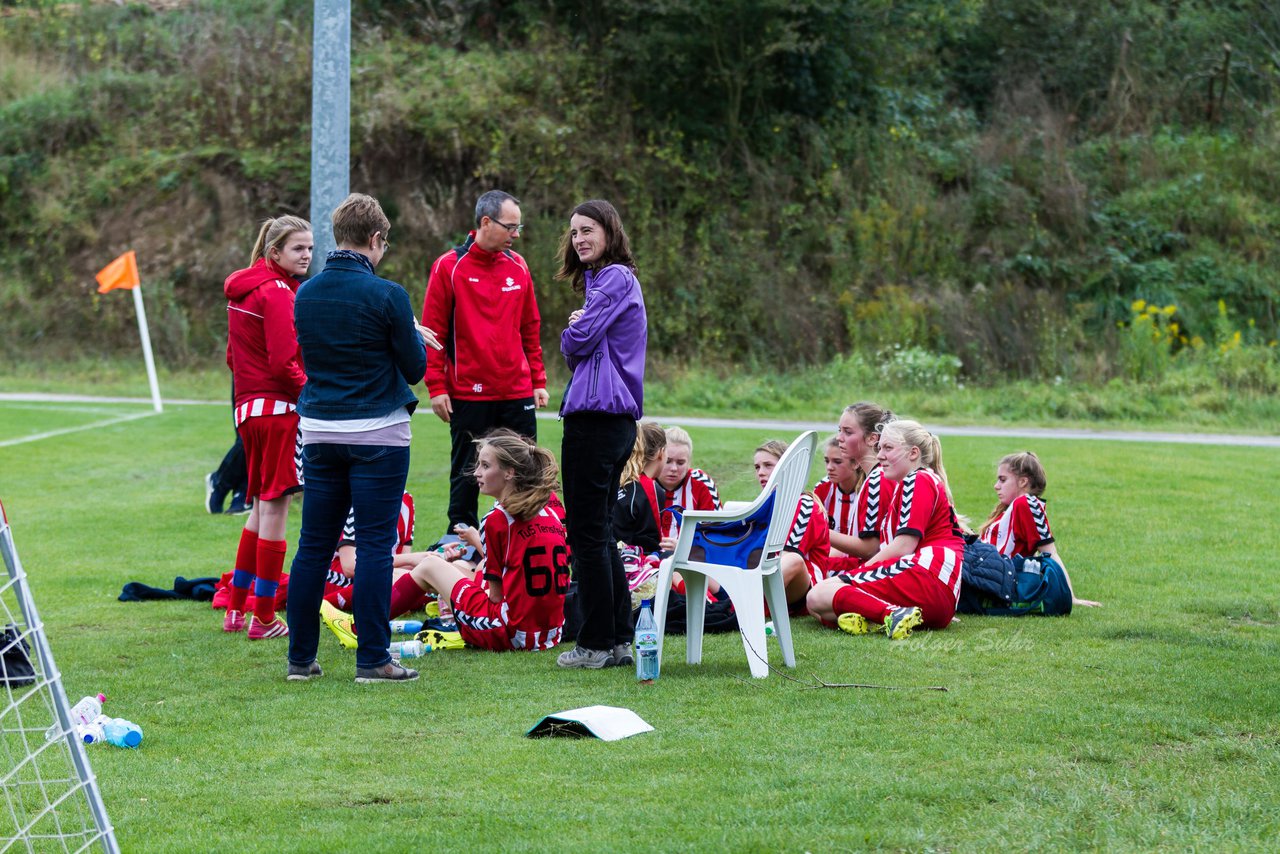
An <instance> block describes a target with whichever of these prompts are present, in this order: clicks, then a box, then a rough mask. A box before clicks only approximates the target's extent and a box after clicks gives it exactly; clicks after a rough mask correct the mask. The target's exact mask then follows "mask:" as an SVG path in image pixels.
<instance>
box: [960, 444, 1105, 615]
mask: <svg viewBox="0 0 1280 854" xmlns="http://www.w3.org/2000/svg"><path fill="white" fill-rule="evenodd" d="M1047 485H1048V480H1047V478H1046V477H1045V473H1044V466H1042V465H1041V464H1040V458H1039V457H1037V456H1036V455H1035V454H1033V453H1031V452H1030V451H1022V452H1021V453H1017V454H1009V455H1008V456H1007V457H1005V458H1004V459H1002V460H1000V463H999V465H997V466H996V482H995V491H996V499H997V501H996V506H995V509H994V510H992V511H991V516H990V517H989V518H988V519H987V521H986V522H985V523H984V524H983V526H982V528H981V530H980V531H979V533H978V535H979V536H980V537H981V538H982V539H983V541H984V542H988V543H990V544H991V545H993V546H995V547H996V548H997V549H998V550H999V551H1000V553H1001V554H1002V555H1004V556H1005V557H1015V556H1021V557H1032V556H1033V555H1035V554H1036V553H1037V552H1044V553H1045V554H1047V555H1049V556H1050V557H1052V558H1053V559H1054V560H1056V561H1057V562H1058V566H1060V567H1062V575H1063V577H1064V578H1066V581H1067V587H1070V588H1071V591H1072V592H1071V604H1072V605H1084V606H1087V607H1097V606H1098V605H1100V604H1102V603H1100V602H1094V601H1092V600H1091V599H1079V598H1077V597H1076V595H1075V588H1074V587H1071V577H1070V576H1069V575H1067V567H1066V564H1064V563H1063V562H1062V556H1061V555H1060V554H1058V546H1057V544H1056V543H1055V542H1054V539H1053V531H1051V530H1050V528H1049V516H1048V514H1047V512H1046V511H1045V506H1044V499H1043V498H1042V497H1041V496H1042V495H1043V494H1044V489H1045V486H1047Z"/></svg>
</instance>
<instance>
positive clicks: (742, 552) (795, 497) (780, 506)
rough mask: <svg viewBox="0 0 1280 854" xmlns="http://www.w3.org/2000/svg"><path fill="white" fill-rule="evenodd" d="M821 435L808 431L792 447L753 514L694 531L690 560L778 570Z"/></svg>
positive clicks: (707, 523)
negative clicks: (783, 548)
mask: <svg viewBox="0 0 1280 854" xmlns="http://www.w3.org/2000/svg"><path fill="white" fill-rule="evenodd" d="M817 435H818V434H817V433H815V432H814V431H812V430H808V431H806V432H804V433H801V434H800V436H799V437H798V438H797V439H796V440H795V441H794V442H792V443H791V445H790V446H788V448H787V451H786V453H785V454H783V455H782V459H780V460H779V461H778V465H777V466H775V467H774V469H773V474H771V475H770V476H769V481H768V483H766V484H765V486H764V489H762V490H761V491H760V495H759V496H757V498H756V500H755V501H753V502H752V507H751V508H749V510H750V512H749V513H748V515H746V516H743V517H741V518H738V519H733V520H727V521H724V522H700V523H699V524H698V525H697V526H696V529H695V530H694V533H693V540H692V542H691V544H690V547H689V551H688V557H689V559H691V560H694V561H699V562H704V563H713V564H720V565H722V566H736V567H740V568H742V569H746V570H759V571H760V572H762V573H763V574H766V575H767V574H769V573H770V572H774V571H776V570H777V568H778V564H779V562H780V558H781V557H782V547H783V546H784V545H786V542H787V537H788V535H790V533H791V523H792V520H794V519H795V515H796V508H797V506H798V505H799V503H800V493H801V492H803V491H804V484H805V481H806V480H807V478H808V476H809V464H810V462H811V461H812V459H813V452H814V449H815V448H816V447H817V443H818V439H817ZM744 512H747V511H746V510H744ZM677 553H679V548H678V547H677ZM676 568H677V569H679V561H677V566H676Z"/></svg>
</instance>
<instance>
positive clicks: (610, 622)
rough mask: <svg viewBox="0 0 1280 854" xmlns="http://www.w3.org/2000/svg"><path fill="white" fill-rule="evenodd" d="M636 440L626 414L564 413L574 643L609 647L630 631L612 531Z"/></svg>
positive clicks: (563, 470) (623, 639)
mask: <svg viewBox="0 0 1280 854" xmlns="http://www.w3.org/2000/svg"><path fill="white" fill-rule="evenodd" d="M635 441H636V422H635V421H634V420H633V419H632V418H631V417H629V416H626V415H605V414H604V413H597V412H578V413H574V414H572V415H566V416H565V418H564V445H563V447H562V448H561V451H560V474H561V478H562V480H563V482H564V509H565V520H566V523H567V524H568V526H569V530H568V532H567V533H568V539H569V549H570V550H571V551H572V552H573V577H574V579H575V580H576V581H577V582H578V603H579V606H580V609H581V611H582V628H581V629H580V630H579V631H578V646H581V647H584V648H585V649H593V650H606V649H613V647H614V646H615V645H617V644H620V643H630V642H631V638H632V635H633V634H634V629H633V627H632V625H631V594H630V592H629V591H628V590H627V576H626V573H625V572H624V571H623V568H622V556H621V555H620V554H619V553H618V542H617V538H616V537H615V536H614V534H613V507H614V505H615V504H616V503H617V501H618V480H619V478H620V477H621V476H622V469H623V466H625V465H626V462H627V458H628V457H629V456H631V448H632V446H633V445H634V444H635Z"/></svg>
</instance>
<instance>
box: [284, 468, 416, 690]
mask: <svg viewBox="0 0 1280 854" xmlns="http://www.w3.org/2000/svg"><path fill="white" fill-rule="evenodd" d="M302 466H303V477H304V481H305V483H306V487H305V491H304V493H303V500H302V531H301V533H299V535H298V551H297V553H296V554H294V556H293V566H292V568H291V569H290V570H289V599H288V608H287V610H286V612H285V613H286V615H287V617H288V620H289V663H290V664H294V665H299V666H304V667H305V666H306V665H308V664H310V663H311V662H313V661H315V660H316V649H317V647H318V646H319V643H320V602H321V600H322V599H323V598H324V580H325V574H326V573H327V572H328V570H329V565H330V563H331V562H332V561H333V551H334V549H335V548H336V547H337V545H338V540H339V538H340V537H341V536H342V525H343V523H344V522H345V521H346V519H347V511H348V510H352V509H354V511H355V518H356V548H357V555H356V575H355V580H354V590H353V607H354V610H355V620H356V633H357V635H358V636H359V638H360V644H359V646H358V647H357V648H356V667H381V666H382V665H384V664H386V663H387V662H389V661H390V660H391V654H390V653H389V652H388V649H389V647H390V645H391V631H390V627H389V626H388V624H387V617H388V614H389V613H390V610H391V553H392V551H393V550H394V549H395V543H396V521H397V520H398V519H399V518H400V504H401V499H402V496H403V495H404V484H405V479H406V478H407V477H408V475H409V449H408V448H392V447H385V446H382V445H331V444H324V443H317V444H310V445H304V446H303V448H302Z"/></svg>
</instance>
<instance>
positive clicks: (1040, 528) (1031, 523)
mask: <svg viewBox="0 0 1280 854" xmlns="http://www.w3.org/2000/svg"><path fill="white" fill-rule="evenodd" d="M982 539H983V540H985V541H986V542H988V543H990V544H991V545H993V546H995V547H996V548H997V549H999V551H1000V553H1001V554H1003V555H1007V556H1009V557H1013V556H1014V555H1021V556H1022V557H1031V555H1033V554H1035V553H1036V552H1037V551H1039V550H1040V548H1041V547H1042V546H1047V545H1048V544H1049V543H1052V542H1053V532H1052V531H1051V530H1049V517H1048V515H1046V513H1045V509H1044V500H1043V499H1041V498H1038V497H1036V496H1034V495H1019V496H1018V497H1017V498H1015V499H1013V503H1012V504H1010V505H1009V506H1008V507H1007V508H1006V509H1005V511H1004V515H1002V516H1001V517H1000V518H999V519H997V520H996V521H995V522H993V523H992V524H991V527H990V528H988V529H987V530H986V532H984V533H983V535H982Z"/></svg>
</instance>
